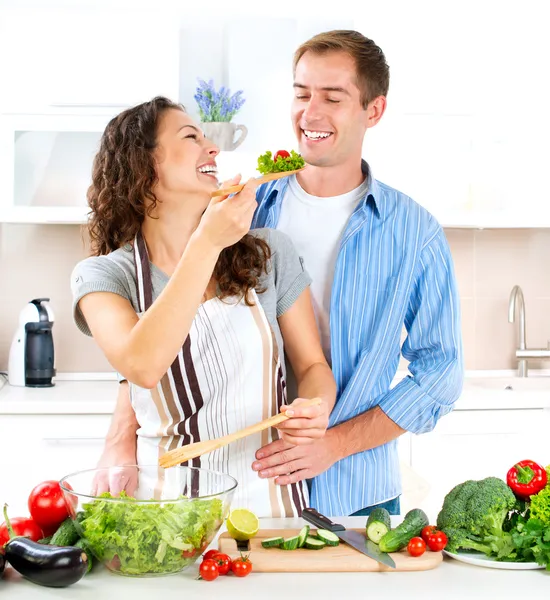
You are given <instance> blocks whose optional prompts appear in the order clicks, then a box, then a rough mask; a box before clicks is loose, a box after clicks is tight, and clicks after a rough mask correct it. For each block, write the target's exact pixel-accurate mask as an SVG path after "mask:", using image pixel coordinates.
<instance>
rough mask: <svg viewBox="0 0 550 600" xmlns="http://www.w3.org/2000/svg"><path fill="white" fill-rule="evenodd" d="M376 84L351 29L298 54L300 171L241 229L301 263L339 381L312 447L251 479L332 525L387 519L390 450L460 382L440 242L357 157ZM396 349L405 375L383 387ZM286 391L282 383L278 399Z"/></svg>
mask: <svg viewBox="0 0 550 600" xmlns="http://www.w3.org/2000/svg"><path fill="white" fill-rule="evenodd" d="M388 86H389V67H388V65H387V63H386V59H385V56H384V54H383V52H382V50H381V49H380V48H379V47H378V46H377V45H376V44H375V43H374V42H373V41H372V40H369V39H368V38H366V37H364V36H363V35H361V34H360V33H358V32H355V31H347V30H346V31H330V32H326V33H322V34H319V35H317V36H315V37H314V38H312V39H311V40H309V41H308V42H306V43H304V44H303V45H302V46H301V47H300V48H298V50H297V51H296V53H295V58H294V90H295V95H294V100H293V103H292V122H293V126H294V129H295V133H296V137H297V139H298V143H299V149H300V153H301V154H302V156H303V158H304V159H305V161H306V163H307V165H308V166H307V168H306V169H305V170H304V171H302V172H300V173H298V174H297V175H296V176H292V177H290V178H287V179H283V180H279V181H276V182H273V183H269V184H266V185H264V186H263V187H262V188H260V190H259V193H258V196H257V198H258V201H259V206H258V210H257V211H256V215H255V218H254V221H253V227H272V228H276V229H280V230H281V231H284V232H285V233H287V234H288V235H290V237H291V238H292V240H293V242H294V244H295V246H296V248H297V249H298V251H299V253H300V255H301V257H302V258H303V260H304V262H305V267H306V269H307V270H308V272H309V274H310V275H311V277H312V279H313V284H312V288H311V291H312V295H313V300H314V305H315V313H316V318H317V324H318V327H319V330H320V332H321V339H322V343H323V349H324V352H325V355H326V357H327V359H328V361H329V364H331V366H332V370H333V373H334V376H335V378H336V383H337V385H338V399H337V403H336V406H335V408H334V410H333V412H332V416H331V427H330V429H329V430H328V431H327V433H326V435H325V437H324V438H322V439H320V440H318V441H316V442H315V443H314V444H311V445H309V446H295V447H292V446H290V445H289V444H287V443H286V442H284V441H283V440H278V441H275V442H273V443H271V444H269V445H267V446H265V447H263V448H261V449H259V450H258V452H257V454H256V458H257V461H256V462H255V463H254V464H253V469H255V470H256V471H258V474H259V476H260V477H275V478H276V479H275V481H276V483H279V484H281V485H287V484H289V483H291V482H296V481H299V480H303V479H308V480H310V484H311V505H312V506H313V507H315V508H317V509H318V510H319V511H321V512H322V513H324V514H326V515H331V516H336V515H351V514H356V515H357V514H360V515H366V514H369V512H370V511H371V510H372V508H373V507H374V506H384V507H385V508H387V509H388V510H389V511H390V513H391V514H399V512H400V502H399V497H400V494H401V479H400V469H399V458H398V452H397V440H398V438H399V436H400V435H402V434H403V433H405V432H406V431H411V432H413V433H416V434H419V433H424V432H428V431H431V430H432V429H433V428H434V427H435V425H436V423H437V421H438V419H439V418H440V417H442V416H443V415H445V414H447V413H448V412H450V411H451V410H452V408H453V405H454V402H455V401H456V400H457V398H458V396H459V395H460V391H461V389H462V382H463V360H462V342H461V333H460V308H459V297H458V293H457V286H456V281H455V275H454V269H453V263H452V258H451V255H450V252H449V248H448V244H447V241H446V238H445V235H444V232H443V230H442V228H441V226H440V225H439V223H438V222H437V221H436V219H435V218H434V217H433V216H432V215H431V214H429V213H428V212H427V211H426V210H424V209H423V208H422V207H421V206H420V205H418V204H417V203H416V202H414V201H413V200H412V199H411V198H409V197H408V196H406V195H405V194H403V193H401V192H399V191H397V190H395V189H393V188H391V187H389V186H388V185H385V184H383V183H381V182H379V181H377V180H376V179H375V178H374V176H373V173H372V171H371V169H370V168H369V166H368V164H367V163H366V162H365V161H364V160H362V151H363V142H364V138H365V134H366V132H367V130H368V129H369V128H371V127H374V126H375V125H376V124H377V123H378V122H379V121H380V119H381V118H382V116H383V114H384V111H385V108H386V96H387V92H388ZM411 160H414V157H411ZM442 191H444V190H442ZM403 327H405V328H406V331H407V337H406V340H405V342H404V344H403V346H402V347H401V332H402V329H403ZM401 352H402V354H403V356H404V357H405V358H406V359H407V360H409V361H410V364H409V371H410V375H409V376H407V377H405V378H404V379H403V380H402V381H400V382H399V383H398V384H397V385H396V386H395V387H394V388H393V389H390V384H391V382H392V379H393V378H394V376H395V374H396V371H397V367H398V364H399V357H400V353H401ZM293 391H294V390H293V389H292V384H291V383H289V398H294V397H295V394H293Z"/></svg>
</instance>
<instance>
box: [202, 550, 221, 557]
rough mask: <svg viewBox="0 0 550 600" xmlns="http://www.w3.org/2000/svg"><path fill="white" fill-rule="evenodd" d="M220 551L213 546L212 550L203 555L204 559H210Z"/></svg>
mask: <svg viewBox="0 0 550 600" xmlns="http://www.w3.org/2000/svg"><path fill="white" fill-rule="evenodd" d="M219 553H220V551H219V550H216V549H215V548H213V549H212V550H208V552H206V553H205V555H204V556H203V557H202V559H203V560H208V559H209V558H212V557H213V556H215V555H216V554H219Z"/></svg>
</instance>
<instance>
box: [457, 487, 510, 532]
mask: <svg viewBox="0 0 550 600" xmlns="http://www.w3.org/2000/svg"><path fill="white" fill-rule="evenodd" d="M515 506H516V497H515V496H514V493H513V492H512V490H511V489H510V488H509V487H508V486H507V485H506V483H505V482H504V481H502V479H498V478H497V477H487V478H486V479H483V480H482V481H481V482H480V483H479V487H478V490H477V493H476V494H475V495H474V496H471V497H470V498H469V500H468V502H467V509H468V513H469V514H470V515H471V518H472V532H473V533H476V534H478V535H494V536H501V535H502V525H503V523H504V520H505V519H506V517H507V516H508V513H509V512H510V511H511V510H512V509H513V508H514V507H515Z"/></svg>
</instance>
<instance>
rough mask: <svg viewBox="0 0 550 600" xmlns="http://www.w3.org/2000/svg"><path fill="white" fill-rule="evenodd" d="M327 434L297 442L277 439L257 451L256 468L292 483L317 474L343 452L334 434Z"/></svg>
mask: <svg viewBox="0 0 550 600" xmlns="http://www.w3.org/2000/svg"><path fill="white" fill-rule="evenodd" d="M329 433H330V430H329V431H328V432H327V434H326V435H325V436H324V437H323V438H321V439H318V440H315V441H313V442H312V443H311V444H307V445H301V446H294V445H292V444H289V443H288V442H285V441H284V440H277V441H275V442H271V444H267V445H266V446H264V447H263V448H260V449H259V450H258V451H257V452H256V459H257V460H256V461H255V462H254V463H253V464H252V468H253V469H254V471H259V473H258V475H259V476H260V477H262V478H263V479H266V478H271V477H275V478H276V479H275V483H276V484H277V485H288V484H290V483H296V482H297V481H302V480H303V479H310V478H312V477H315V476H317V475H319V474H321V473H323V472H324V471H326V470H327V469H328V468H329V467H331V466H332V465H333V464H334V463H335V462H336V461H337V460H339V456H338V454H337V452H336V447H335V445H334V438H333V437H332V436H330V435H329Z"/></svg>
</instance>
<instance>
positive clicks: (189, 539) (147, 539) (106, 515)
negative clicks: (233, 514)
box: [80, 492, 223, 575]
mask: <svg viewBox="0 0 550 600" xmlns="http://www.w3.org/2000/svg"><path fill="white" fill-rule="evenodd" d="M100 498H105V500H95V501H94V502H90V503H88V504H84V505H83V513H84V514H83V517H82V520H81V522H80V528H81V529H82V537H83V538H84V539H85V540H86V542H87V543H88V545H89V546H90V548H91V549H92V551H93V553H94V554H95V555H96V556H97V558H99V559H100V560H102V561H105V562H110V561H112V565H113V568H117V569H118V570H120V572H121V573H126V574H128V575H139V574H142V573H171V572H175V571H178V570H180V569H182V568H183V567H185V566H186V565H187V564H190V563H191V562H193V561H194V560H195V559H196V557H197V556H199V555H200V554H201V552H202V551H203V549H204V548H206V546H208V544H209V543H210V542H211V541H212V539H213V538H214V536H215V535H216V532H217V530H218V529H219V527H220V526H221V524H222V523H223V502H222V500H221V499H219V498H213V499H211V500H199V499H191V500H187V501H185V502H177V503H176V502H172V503H160V502H159V503H151V504H141V503H139V502H136V500H135V499H134V498H131V497H130V496H126V495H125V494H124V492H122V494H121V498H124V499H125V500H126V501H125V502H110V501H109V500H108V499H109V498H113V496H111V494H110V493H108V492H106V493H105V494H102V495H101V496H100Z"/></svg>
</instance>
